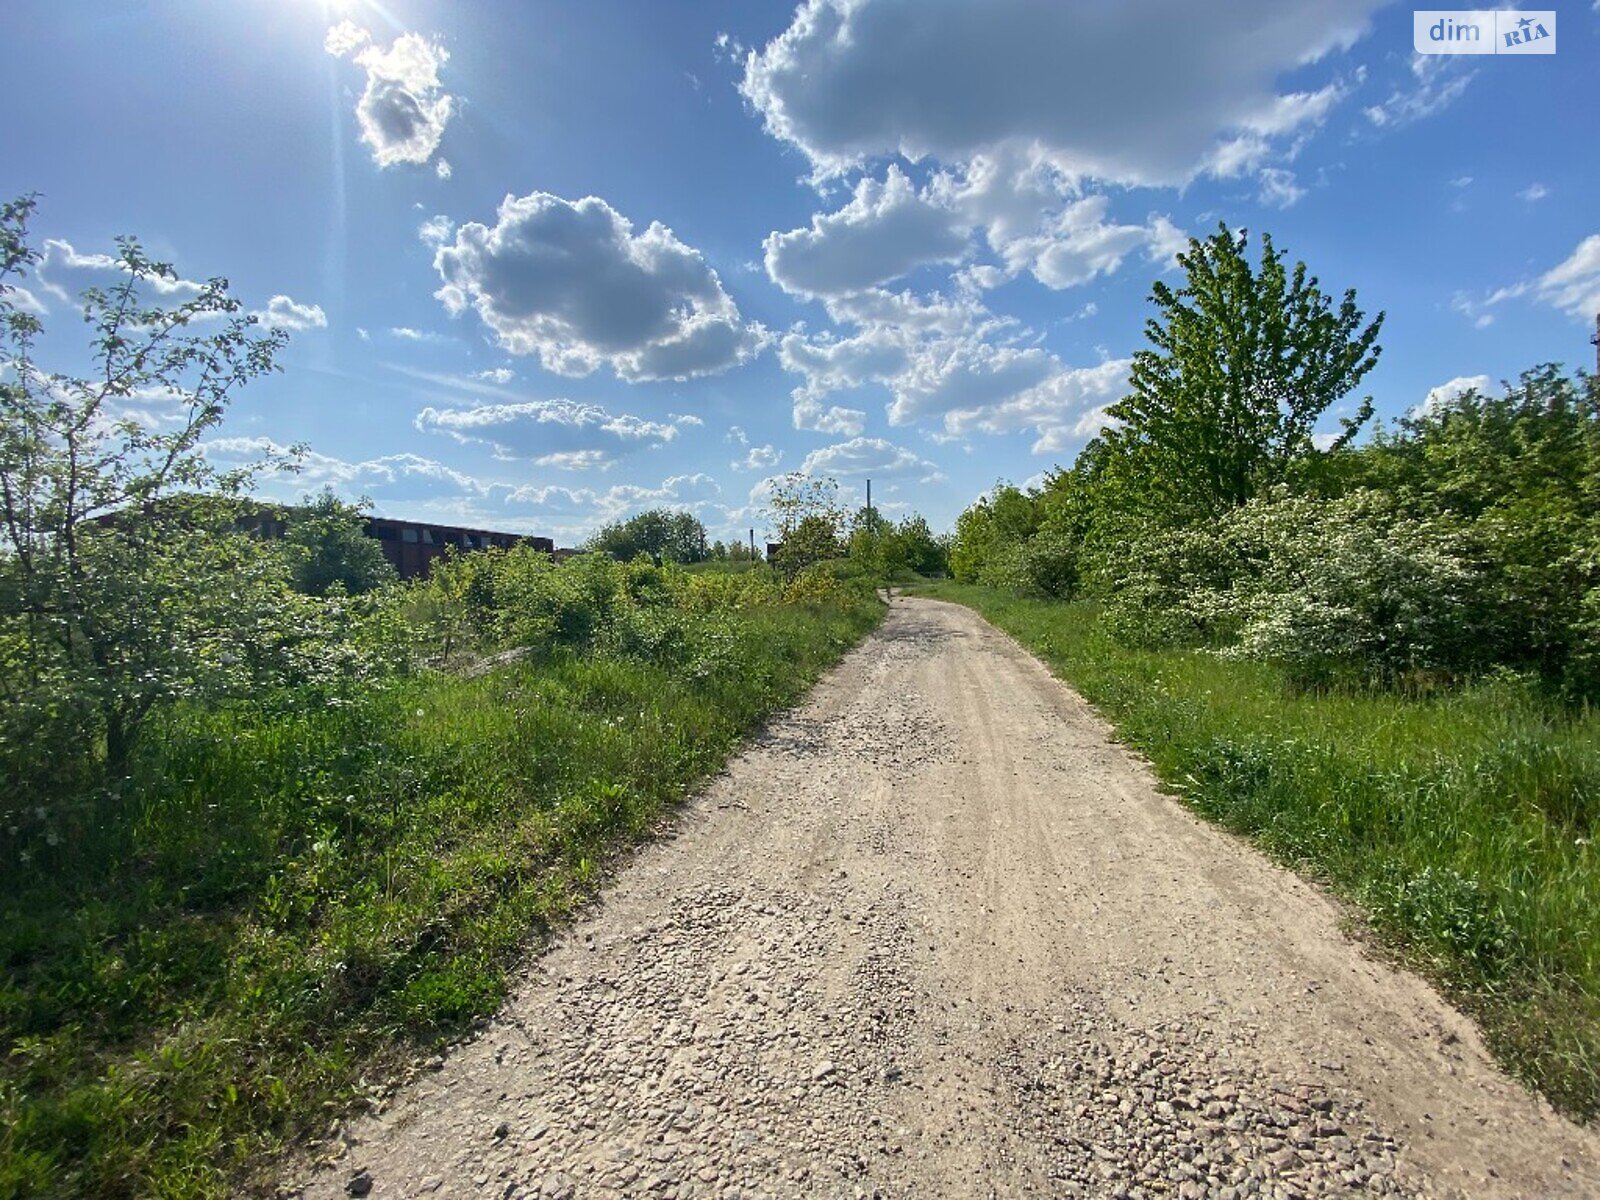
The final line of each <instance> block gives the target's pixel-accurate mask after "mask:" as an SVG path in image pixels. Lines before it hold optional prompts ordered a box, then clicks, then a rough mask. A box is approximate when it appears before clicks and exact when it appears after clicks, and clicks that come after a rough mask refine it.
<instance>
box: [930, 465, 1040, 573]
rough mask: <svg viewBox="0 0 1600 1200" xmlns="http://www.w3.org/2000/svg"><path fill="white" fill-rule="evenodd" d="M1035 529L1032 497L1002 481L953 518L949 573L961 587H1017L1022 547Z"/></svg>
mask: <svg viewBox="0 0 1600 1200" xmlns="http://www.w3.org/2000/svg"><path fill="white" fill-rule="evenodd" d="M1038 527H1039V513H1038V510H1037V507H1036V506H1035V503H1034V500H1033V497H1031V496H1029V495H1028V494H1027V493H1026V492H1024V491H1022V490H1021V489H1020V488H1018V487H1017V486H1016V485H1015V484H1011V483H1006V482H1004V481H1001V482H1000V483H997V484H995V486H994V488H993V490H991V491H990V492H988V493H987V494H985V495H983V496H980V497H979V498H978V499H977V500H976V501H974V502H973V504H972V505H970V506H969V507H968V508H967V509H966V511H965V512H963V513H962V514H961V515H960V516H959V517H957V518H956V529H955V538H954V541H953V542H952V544H951V547H950V569H951V571H952V572H953V573H954V574H955V577H956V578H957V579H958V580H960V581H961V582H963V583H973V582H986V583H994V584H997V585H1000V586H1014V585H1016V584H1019V583H1020V582H1021V581H1022V580H1021V577H1020V576H1019V572H1022V571H1023V570H1024V568H1023V565H1022V554H1023V547H1024V543H1025V542H1026V541H1027V540H1028V539H1029V538H1030V537H1032V536H1033V534H1034V532H1035V531H1036V530H1037V529H1038Z"/></svg>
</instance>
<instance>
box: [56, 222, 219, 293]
mask: <svg viewBox="0 0 1600 1200" xmlns="http://www.w3.org/2000/svg"><path fill="white" fill-rule="evenodd" d="M57 270H64V271H94V272H101V273H111V274H118V275H121V274H125V272H124V271H123V269H122V267H121V266H119V265H118V263H117V260H116V258H115V257H114V256H113V255H110V254H80V253H79V252H78V251H77V250H76V249H74V248H73V245H72V243H71V242H67V241H63V240H62V239H61V238H47V239H45V243H44V253H43V256H42V257H41V258H40V260H39V262H38V265H37V266H36V268H35V270H34V278H35V279H37V280H38V282H39V286H40V288H42V289H43V290H44V291H46V292H48V293H50V295H52V296H54V297H55V298H56V299H58V300H61V301H64V302H69V303H70V301H71V299H72V298H71V297H70V296H69V295H68V294H67V292H66V290H65V289H64V288H62V287H61V286H60V285H59V284H57V283H55V282H54V281H53V280H51V279H50V278H49V276H51V275H54V274H55V272H56V271H57ZM143 286H145V287H148V288H149V289H150V290H151V291H153V292H155V293H156V294H157V295H161V296H174V297H179V298H183V299H189V298H192V297H194V296H196V295H198V294H199V293H200V291H201V289H202V287H203V286H204V285H203V284H199V283H196V282H195V281H194V280H192V279H163V278H159V277H155V278H150V279H146V280H145V281H144V284H143Z"/></svg>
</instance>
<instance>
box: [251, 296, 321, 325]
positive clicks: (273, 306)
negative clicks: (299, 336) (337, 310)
mask: <svg viewBox="0 0 1600 1200" xmlns="http://www.w3.org/2000/svg"><path fill="white" fill-rule="evenodd" d="M252 315H253V316H254V317H255V318H256V320H257V321H259V322H260V323H261V324H262V325H263V326H265V327H266V328H268V329H289V330H294V331H300V330H305V329H325V328H327V325H328V317H327V314H326V313H324V312H323V311H322V306H321V305H320V304H297V303H295V302H294V301H293V300H291V299H289V297H288V296H274V297H273V298H272V299H271V300H268V301H267V307H266V308H264V309H262V310H260V311H258V312H256V313H254V314H252Z"/></svg>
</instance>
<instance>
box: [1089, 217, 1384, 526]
mask: <svg viewBox="0 0 1600 1200" xmlns="http://www.w3.org/2000/svg"><path fill="white" fill-rule="evenodd" d="M1247 244H1248V234H1247V233H1245V232H1243V231H1241V232H1239V233H1237V234H1235V233H1233V232H1231V231H1230V230H1229V229H1228V227H1227V226H1226V225H1223V226H1221V227H1220V228H1219V229H1218V231H1217V232H1216V233H1215V234H1213V235H1212V236H1211V237H1209V238H1207V239H1206V240H1205V241H1200V240H1199V239H1197V238H1195V239H1190V242H1189V249H1188V250H1187V252H1185V253H1183V254H1180V255H1179V256H1178V263H1179V265H1180V266H1182V267H1183V269H1184V271H1185V272H1186V278H1185V281H1184V284H1183V286H1182V287H1180V288H1178V289H1176V290H1174V289H1173V288H1171V287H1169V286H1168V285H1167V284H1166V283H1163V282H1160V281H1157V282H1156V283H1155V284H1154V286H1153V287H1152V288H1151V292H1150V299H1151V302H1152V303H1153V304H1154V305H1155V306H1156V309H1157V312H1156V315H1155V316H1153V317H1152V318H1150V320H1149V321H1148V322H1147V323H1146V325H1145V336H1146V337H1147V338H1148V339H1149V341H1150V343H1151V346H1150V348H1147V349H1144V350H1140V351H1138V352H1136V353H1135V354H1134V356H1133V370H1132V377H1131V381H1130V382H1131V385H1132V392H1131V394H1130V395H1129V396H1127V397H1126V398H1125V399H1123V400H1122V401H1120V402H1119V403H1117V404H1115V405H1112V406H1111V408H1110V410H1109V413H1110V416H1111V417H1112V419H1113V421H1114V422H1115V424H1114V425H1113V426H1112V427H1110V428H1108V429H1107V430H1106V431H1105V432H1104V433H1103V434H1102V435H1101V438H1102V440H1103V441H1104V443H1105V444H1106V446H1107V447H1108V448H1109V449H1110V451H1111V454H1110V455H1109V459H1108V466H1110V467H1111V469H1112V471H1113V473H1114V475H1115V476H1116V477H1117V483H1118V489H1117V490H1118V491H1119V492H1121V493H1122V494H1123V499H1124V502H1130V503H1132V504H1133V505H1135V506H1137V507H1139V508H1141V509H1142V510H1143V511H1144V512H1146V513H1147V514H1150V515H1154V516H1156V517H1158V518H1159V519H1161V520H1163V521H1167V522H1173V521H1182V520H1189V519H1196V518H1200V517H1204V516H1207V515H1213V514H1216V513H1219V512H1222V511H1225V510H1227V509H1228V508H1232V507H1237V506H1238V505H1241V504H1243V503H1244V502H1245V501H1247V500H1249V499H1250V498H1251V497H1252V496H1254V495H1255V494H1256V493H1257V492H1258V491H1260V490H1262V489H1263V488H1265V487H1268V486H1270V485H1271V484H1273V483H1275V482H1278V481H1280V480H1282V479H1284V477H1285V476H1286V474H1288V472H1289V471H1290V470H1291V469H1292V468H1293V467H1294V466H1295V465H1296V464H1297V463H1301V462H1303V461H1304V460H1306V459H1308V458H1310V457H1311V456H1313V455H1314V454H1315V449H1314V447H1313V445H1312V440H1311V435H1312V431H1313V429H1314V428H1315V426H1316V424H1317V422H1318V421H1319V420H1320V419H1321V417H1322V415H1323V414H1324V413H1325V412H1327V411H1328V409H1329V408H1330V407H1331V406H1332V405H1334V404H1335V403H1337V402H1338V401H1339V400H1340V399H1342V398H1343V397H1344V396H1346V395H1347V394H1349V393H1350V392H1351V391H1352V390H1354V388H1355V387H1356V386H1357V385H1358V384H1359V383H1360V382H1361V380H1362V378H1364V377H1365V376H1366V374H1367V372H1368V371H1370V370H1371V369H1372V368H1373V366H1374V365H1375V364H1376V363H1377V361H1378V354H1379V347H1378V345H1377V338H1378V331H1379V329H1380V328H1381V327H1382V324H1383V314H1382V313H1379V314H1378V316H1377V317H1376V318H1375V319H1374V320H1372V321H1371V322H1370V323H1364V322H1365V314H1363V313H1362V311H1361V310H1360V309H1359V308H1357V307H1356V302H1355V292H1354V291H1353V290H1352V291H1347V292H1346V293H1345V294H1344V298H1343V300H1342V301H1341V302H1340V304H1339V306H1338V307H1337V308H1335V307H1334V305H1333V302H1332V301H1331V300H1330V299H1329V297H1328V296H1327V295H1325V294H1324V293H1323V291H1322V289H1321V287H1320V286H1319V284H1318V281H1317V280H1316V278H1315V277H1312V276H1309V275H1308V274H1307V269H1306V265H1305V263H1303V262H1299V263H1296V264H1295V265H1294V268H1293V270H1292V271H1291V270H1290V269H1288V268H1287V267H1286V266H1285V263H1284V257H1283V255H1282V253H1281V252H1279V251H1278V250H1277V249H1276V248H1274V246H1273V244H1272V239H1271V238H1270V237H1268V236H1263V237H1262V239H1261V260H1260V264H1259V266H1255V267H1253V266H1252V265H1251V263H1250V260H1249V259H1248V258H1247V257H1246V254H1245V250H1246V247H1247ZM1371 414H1372V402H1371V399H1370V398H1368V399H1367V400H1364V401H1363V402H1362V403H1361V405H1360V406H1359V408H1358V409H1357V411H1356V412H1355V413H1354V415H1352V416H1350V417H1348V418H1346V419H1345V420H1344V422H1343V425H1344V432H1343V434H1342V435H1340V438H1339V441H1338V443H1337V444H1338V445H1343V444H1346V443H1348V442H1349V441H1350V439H1352V438H1353V437H1354V436H1355V434H1356V432H1357V431H1358V430H1359V428H1360V427H1361V425H1362V424H1363V423H1364V422H1365V421H1366V420H1367V419H1368V418H1369V417H1370V416H1371Z"/></svg>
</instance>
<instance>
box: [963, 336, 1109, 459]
mask: <svg viewBox="0 0 1600 1200" xmlns="http://www.w3.org/2000/svg"><path fill="white" fill-rule="evenodd" d="M1131 365H1132V363H1131V360H1129V359H1125V358H1118V359H1107V360H1106V361H1105V362H1103V363H1100V364H1099V365H1097V366H1093V367H1065V366H1063V365H1061V364H1060V363H1059V362H1056V363H1054V364H1053V368H1052V370H1051V373H1050V374H1049V375H1048V376H1047V377H1046V378H1045V379H1043V380H1041V381H1040V382H1039V383H1037V384H1035V385H1034V386H1032V387H1029V388H1027V389H1025V390H1023V391H1021V392H1019V393H1017V394H1015V395H1013V396H1010V397H1007V398H1004V399H1002V400H1000V401H999V402H997V403H992V404H987V405H978V406H974V407H971V408H965V409H956V410H954V411H952V412H950V413H949V414H948V416H946V418H945V430H946V432H947V433H951V434H955V435H958V436H960V435H964V434H967V433H969V432H972V431H977V432H980V433H990V434H999V433H1014V432H1020V431H1032V432H1034V433H1036V434H1037V435H1038V436H1037V438H1036V440H1035V441H1034V443H1033V452H1034V453H1035V454H1059V453H1061V452H1062V451H1063V450H1065V449H1066V448H1067V447H1068V445H1069V444H1070V443H1071V442H1072V441H1074V440H1076V439H1079V438H1085V437H1092V436H1094V434H1096V433H1098V432H1099V431H1100V430H1101V429H1102V428H1103V427H1105V426H1106V425H1107V424H1110V423H1111V421H1110V418H1109V417H1108V416H1107V414H1106V409H1107V408H1108V407H1110V405H1112V404H1114V403H1115V402H1116V401H1117V400H1118V399H1120V398H1121V395H1122V393H1123V391H1124V390H1125V389H1126V387H1127V383H1128V369H1129V367H1130V366H1131Z"/></svg>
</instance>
